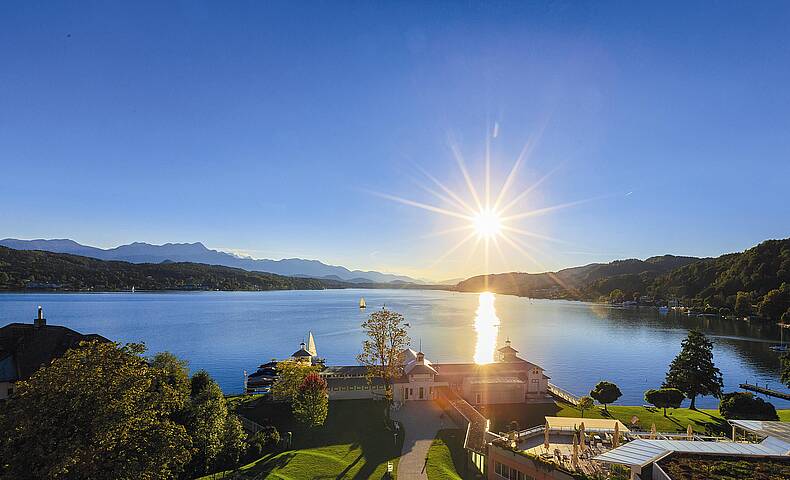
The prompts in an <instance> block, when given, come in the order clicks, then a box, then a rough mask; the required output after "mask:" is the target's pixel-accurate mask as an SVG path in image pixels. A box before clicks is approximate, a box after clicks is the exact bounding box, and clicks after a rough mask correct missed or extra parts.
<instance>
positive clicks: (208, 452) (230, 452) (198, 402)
mask: <svg viewBox="0 0 790 480" xmlns="http://www.w3.org/2000/svg"><path fill="white" fill-rule="evenodd" d="M191 384H192V389H191V392H190V400H189V405H188V407H187V412H186V421H185V424H186V427H187V432H188V433H189V435H190V437H191V438H192V446H193V451H194V453H193V455H192V460H191V462H190V464H189V467H188V471H189V472H190V473H191V474H192V475H193V476H199V475H202V474H205V473H209V472H212V471H215V470H217V469H220V468H222V467H225V466H229V465H227V464H228V462H230V461H231V460H232V461H233V462H235V461H236V460H238V458H239V455H240V454H241V452H242V449H243V446H244V432H243V430H242V428H241V423H240V422H239V420H238V418H236V416H235V415H233V414H232V413H230V412H228V407H227V404H226V402H225V397H224V396H223V394H222V390H221V389H220V388H219V385H217V383H216V382H215V381H214V380H213V379H212V378H211V376H209V374H208V373H207V372H206V371H204V370H200V371H198V372H197V373H195V375H193V377H192V380H191ZM233 459H235V460H233Z"/></svg>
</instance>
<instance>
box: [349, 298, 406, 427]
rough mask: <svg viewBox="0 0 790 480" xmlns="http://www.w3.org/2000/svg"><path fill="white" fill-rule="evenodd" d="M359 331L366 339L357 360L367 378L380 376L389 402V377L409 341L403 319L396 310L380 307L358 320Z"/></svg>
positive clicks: (394, 374) (396, 369)
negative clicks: (364, 368)
mask: <svg viewBox="0 0 790 480" xmlns="http://www.w3.org/2000/svg"><path fill="white" fill-rule="evenodd" d="M362 330H363V331H364V332H365V335H366V339H365V340H364V341H363V342H362V353H360V354H359V355H357V360H358V361H359V363H361V364H362V365H365V366H366V367H367V374H368V379H373V378H375V377H380V378H381V379H382V380H383V381H384V388H385V390H384V391H385V395H386V399H387V401H388V402H391V401H392V380H393V379H394V378H395V377H397V376H398V375H400V372H401V369H402V367H403V366H402V365H401V362H400V361H399V357H400V354H401V352H402V351H403V350H404V349H405V348H407V347H408V346H409V343H410V342H411V340H410V339H409V335H408V333H407V332H406V322H405V320H404V318H403V315H401V314H400V313H397V312H393V311H390V310H385V309H382V310H378V311H375V312H373V313H371V314H370V316H369V317H368V319H367V320H365V322H363V323H362ZM387 412H389V408H388V409H387Z"/></svg>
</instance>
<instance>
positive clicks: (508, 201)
mask: <svg viewBox="0 0 790 480" xmlns="http://www.w3.org/2000/svg"><path fill="white" fill-rule="evenodd" d="M497 132H498V128H497V127H496V126H495V128H494V131H493V133H489V134H487V135H486V148H485V157H484V158H483V159H482V163H483V164H484V167H485V169H484V172H483V175H480V177H473V176H472V175H471V174H470V172H469V170H468V169H467V168H466V162H465V161H464V159H463V156H462V155H461V151H460V149H459V148H458V146H457V145H455V144H451V145H449V146H450V149H451V151H452V154H453V156H454V157H455V161H456V163H457V164H458V168H459V170H460V172H461V175H462V177H463V180H464V183H465V184H466V193H464V191H463V190H464V189H460V190H456V189H452V188H449V187H448V186H447V185H445V184H444V183H442V182H441V181H440V180H439V179H437V178H436V177H434V176H433V175H431V174H430V173H428V172H427V171H425V170H423V169H422V168H420V167H419V166H416V169H417V170H419V171H420V172H422V173H423V174H424V175H425V177H427V179H429V180H430V181H431V182H432V183H433V185H424V184H422V183H420V182H418V183H417V185H418V186H419V187H420V188H421V189H422V190H424V191H425V192H427V193H428V194H430V195H432V196H433V197H435V198H436V200H438V201H439V203H438V204H429V203H424V202H420V201H417V200H412V199H408V198H403V197H400V196H396V195H391V194H387V193H381V192H375V191H369V193H372V194H374V195H377V196H379V197H382V198H386V199H388V200H392V201H395V202H398V203H402V204H404V205H409V206H412V207H416V208H420V209H423V210H427V211H429V212H431V213H436V214H440V215H443V216H445V217H449V218H454V219H456V220H459V224H458V225H457V226H454V227H450V228H448V229H446V230H442V231H439V232H434V233H431V234H428V235H426V237H434V236H437V235H448V234H450V235H459V237H460V238H459V240H458V242H457V243H455V245H453V246H451V247H450V248H448V249H445V251H444V252H443V253H442V254H441V255H438V256H437V257H436V258H434V259H433V263H432V265H430V266H429V268H433V267H434V266H436V265H438V264H439V263H441V262H442V261H444V260H445V259H446V258H448V257H449V256H450V255H453V254H454V253H455V252H456V251H458V250H459V249H460V248H461V247H463V246H465V245H468V244H471V253H470V254H469V256H468V258H471V256H472V255H473V254H474V253H475V252H476V251H477V249H478V247H479V246H482V249H483V255H482V261H483V268H484V273H485V274H486V277H485V282H486V284H487V281H488V275H489V274H490V273H491V271H490V270H491V269H490V258H489V257H490V255H491V252H496V253H498V254H499V256H500V258H501V259H502V261H503V262H504V263H505V264H507V263H508V262H509V261H510V260H511V259H509V258H508V259H506V258H505V254H504V252H503V250H502V248H503V247H505V248H511V249H513V250H515V251H517V252H519V253H520V254H521V255H522V256H523V257H524V258H526V259H527V260H529V261H531V262H532V263H534V264H535V265H537V266H538V267H539V268H541V269H542V270H549V268H548V267H547V266H545V265H543V262H542V261H541V260H540V259H539V258H537V257H536V256H534V255H533V253H535V254H537V255H538V256H540V257H547V256H549V255H550V252H546V251H545V250H543V249H541V248H539V247H538V246H537V245H536V243H538V242H546V241H548V242H556V243H561V244H566V245H568V244H570V242H566V241H563V240H559V239H556V238H552V237H550V236H546V235H542V234H540V233H536V232H533V231H529V230H526V229H524V228H523V227H522V226H521V225H519V223H521V221H522V220H524V219H526V218H529V217H536V216H539V215H546V214H549V213H552V212H555V211H558V210H562V209H565V208H569V207H573V206H576V205H579V204H582V203H586V202H589V201H592V200H595V199H597V198H606V196H607V195H605V196H602V197H597V198H589V199H583V200H576V201H570V202H566V203H560V204H555V205H550V206H546V207H538V208H536V206H535V205H531V206H530V208H529V209H527V210H524V209H522V208H523V205H524V203H525V201H524V200H525V199H527V198H530V196H531V194H532V193H533V192H534V191H535V190H536V189H537V188H538V187H539V186H540V185H541V184H542V183H543V182H544V181H545V180H546V179H548V178H549V177H550V176H551V175H552V174H554V172H556V171H557V170H559V169H560V167H561V166H562V163H560V164H559V165H557V166H555V167H554V168H553V169H552V170H551V171H549V172H548V173H546V174H545V175H543V176H542V177H540V178H539V179H538V180H537V181H535V182H533V183H531V184H528V185H525V186H521V188H520V189H518V190H515V191H514V189H515V188H516V187H517V185H518V183H519V182H518V181H517V177H518V170H519V167H520V166H521V165H522V164H524V163H525V162H526V161H527V159H528V158H529V157H530V156H531V153H532V152H533V150H534V149H535V146H536V145H537V143H538V141H539V139H540V137H541V135H542V132H543V129H542V128H541V129H539V130H538V131H537V132H536V133H535V135H533V136H530V138H529V140H528V141H527V142H526V144H525V145H524V148H523V149H522V150H521V153H520V154H519V155H518V157H517V158H516V160H515V162H514V163H513V166H512V168H511V169H510V172H509V173H508V175H507V176H506V177H505V178H504V181H503V182H502V183H501V184H500V185H499V188H498V189H496V188H492V185H491V183H492V179H491V142H492V141H493V140H494V139H496V138H498V134H497ZM475 180H477V181H475ZM481 183H482V187H481V186H480V184H481ZM555 281H557V282H558V283H559V282H561V281H560V280H559V279H557V280H555ZM563 287H565V286H564V285H563ZM566 288H567V287H566Z"/></svg>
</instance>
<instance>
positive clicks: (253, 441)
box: [247, 425, 280, 459]
mask: <svg viewBox="0 0 790 480" xmlns="http://www.w3.org/2000/svg"><path fill="white" fill-rule="evenodd" d="M278 443H280V432H278V431H277V429H276V428H275V427H274V426H272V425H270V426H267V427H263V430H261V431H259V432H257V433H255V434H253V435H250V436H249V437H247V457H248V458H250V459H255V458H259V457H260V456H261V455H263V453H264V452H267V451H270V450H273V449H274V448H275V447H276V446H277V444H278Z"/></svg>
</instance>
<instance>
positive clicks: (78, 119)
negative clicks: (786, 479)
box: [0, 1, 790, 279]
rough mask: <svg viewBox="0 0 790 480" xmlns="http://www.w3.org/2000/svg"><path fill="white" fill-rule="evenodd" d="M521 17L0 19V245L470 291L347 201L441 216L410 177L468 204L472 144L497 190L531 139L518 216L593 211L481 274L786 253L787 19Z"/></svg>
mask: <svg viewBox="0 0 790 480" xmlns="http://www.w3.org/2000/svg"><path fill="white" fill-rule="evenodd" d="M524 3H526V2H490V3H488V2H483V3H478V2H468V3H466V2H308V3H304V4H302V5H301V6H299V5H298V4H297V2H281V3H280V2H230V3H220V2H196V1H185V2H79V3H75V2H46V3H37V2H3V3H2V4H0V185H1V188H2V189H1V190H0V201H2V204H1V205H2V206H0V236H1V237H6V236H8V237H18V238H39V237H43V238H73V239H75V240H77V241H79V242H82V243H86V244H90V245H97V246H103V247H108V246H115V245H118V244H121V243H128V242H131V241H147V242H152V243H164V242H192V241H201V242H203V243H205V244H206V245H207V246H210V247H215V248H221V249H225V250H233V251H237V252H245V253H248V254H250V255H252V256H255V257H266V258H282V257H293V256H298V257H304V258H317V259H320V260H322V261H325V262H328V263H335V264H342V265H345V266H348V267H350V268H365V269H379V270H386V271H394V272H399V273H407V274H412V275H419V276H422V277H428V278H432V279H444V278H452V277H460V276H466V275H471V274H477V273H483V272H484V271H485V269H486V267H485V265H484V261H483V253H482V249H478V250H477V251H472V250H471V246H470V244H469V245H465V246H464V247H462V248H459V249H458V250H457V251H456V253H454V254H452V255H450V256H448V257H447V258H444V259H442V260H441V261H439V262H437V261H436V260H437V259H438V258H440V257H441V256H442V255H443V254H444V253H446V252H447V251H448V250H449V249H450V248H452V246H453V245H455V244H456V243H457V242H458V241H459V240H460V239H461V238H462V234H460V233H457V234H450V235H444V236H436V235H433V236H432V235H431V234H432V233H435V232H438V231H441V230H444V229H449V228H453V227H456V226H458V225H463V224H464V222H465V221H463V220H459V219H453V218H448V217H445V216H442V215H437V214H434V213H431V212H428V211H425V210H421V209H418V208H413V207H410V206H407V205H402V204H399V203H396V202H393V201H390V200H387V199H385V198H382V197H380V196H376V195H374V194H371V192H382V193H387V194H391V195H396V196H400V197H405V198H408V199H411V200H415V201H419V202H429V203H432V204H436V205H438V206H442V207H447V205H442V202H441V201H440V200H439V199H437V198H435V197H432V196H431V195H430V194H429V193H428V192H426V191H425V190H423V189H421V188H420V187H419V184H428V183H430V180H427V178H426V177H425V176H424V175H423V174H422V173H421V172H420V170H419V169H424V170H425V171H427V172H429V173H430V174H431V175H433V176H434V177H436V178H437V179H439V180H440V181H441V182H443V183H445V184H446V185H447V186H448V187H449V188H451V189H452V190H453V191H457V192H459V193H464V194H466V187H465V183H464V180H463V177H462V176H461V175H460V173H459V170H458V167H457V165H456V163H455V160H454V158H453V155H452V152H451V150H450V148H449V146H450V145H456V146H457V147H458V148H459V150H460V151H461V152H463V154H464V158H465V161H466V163H467V166H468V168H469V170H470V174H471V176H472V177H473V181H474V183H476V184H477V185H478V187H481V188H482V186H483V184H484V183H485V182H484V175H483V172H484V161H483V159H484V151H485V144H486V138H487V136H488V137H489V141H490V145H491V147H490V151H491V171H492V174H491V176H492V179H493V181H492V184H493V186H492V189H493V190H494V191H496V190H497V189H498V188H499V187H498V185H499V184H500V183H501V182H502V181H503V180H504V177H505V176H506V175H507V173H508V171H509V169H510V167H511V166H512V163H513V162H514V161H515V159H516V157H517V156H518V153H519V152H520V151H521V149H522V147H523V146H524V143H525V142H526V141H527V140H528V139H529V138H530V136H533V137H535V136H536V135H537V132H540V131H542V132H543V134H542V135H541V136H540V139H539V141H538V142H537V145H536V148H535V149H534V150H533V151H532V153H531V155H530V156H529V158H528V159H527V160H526V161H525V162H524V164H523V166H522V167H521V168H520V170H519V171H518V174H517V176H516V177H515V178H516V180H515V182H514V184H513V187H512V189H511V190H512V193H513V194H514V195H515V193H516V192H518V191H519V190H523V189H525V188H527V187H529V186H530V185H533V184H534V183H535V181H536V180H537V179H539V178H541V177H542V176H543V175H545V174H547V173H549V172H551V171H553V170H554V169H555V168H558V169H557V170H556V172H555V173H553V175H552V176H551V177H550V178H548V179H547V180H546V181H545V182H543V183H541V184H540V185H539V186H538V187H537V188H536V189H535V190H534V191H533V192H532V194H531V195H529V196H528V197H526V198H525V199H524V200H523V201H522V202H520V203H519V204H518V208H517V209H516V210H517V211H530V210H534V209H539V208H543V207H547V206H551V205H557V204H563V203H567V202H574V201H578V200H586V199H591V198H594V199H596V200H593V201H590V202H586V203H582V204H578V205H575V206H573V207H570V208H566V209H561V210H557V211H552V212H550V213H547V214H546V215H540V216H534V217H529V218H525V219H523V220H519V221H518V222H516V223H515V226H517V227H518V228H521V229H525V230H529V231H532V232H536V233H538V234H540V235H544V236H549V237H552V238H555V239H560V240H562V241H563V242H564V243H559V242H551V241H544V240H540V239H536V238H532V239H526V238H525V239H524V240H523V242H525V245H526V247H527V249H528V251H529V252H530V255H529V256H527V255H524V254H523V253H522V252H520V251H518V250H516V249H514V248H509V247H508V246H507V245H504V246H503V247H504V248H503V249H502V250H503V252H502V253H503V258H502V257H500V256H499V254H498V253H492V254H491V261H490V262H491V263H490V265H489V267H488V269H490V270H491V271H509V270H519V271H541V270H544V269H546V268H550V269H557V268H562V267H566V266H572V265H579V264H585V263H590V262H593V261H608V260H611V259H615V258H624V257H640V258H644V257H647V256H651V255H656V254H664V253H675V254H688V255H701V256H708V255H718V254H721V253H724V252H730V251H738V250H742V249H744V248H747V247H749V246H751V245H754V244H756V243H758V242H760V241H761V240H764V239H767V238H778V237H787V236H788V234H790V201H788V197H790V195H788V190H790V188H789V187H790V89H789V88H788V87H787V86H788V85H790V43H789V42H787V36H786V26H787V25H788V24H789V23H790V4H788V3H787V2H759V4H754V3H752V2H736V3H729V2H715V4H713V3H708V2H700V3H690V2H680V3H676V4H674V5H673V4H669V3H664V2H662V3H661V6H660V7H659V6H658V5H654V6H651V5H646V4H642V5H635V3H636V2H622V3H618V2H606V4H605V5H603V4H600V2H579V3H565V2H550V3H548V2H547V3H543V4H540V3H537V2H536V3H535V4H532V5H525V4H524ZM494 126H496V127H494ZM494 129H496V134H497V135H496V138H492V137H493V131H494ZM514 195H513V196H514ZM466 198H467V199H468V198H469V197H468V195H467V197H466Z"/></svg>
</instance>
